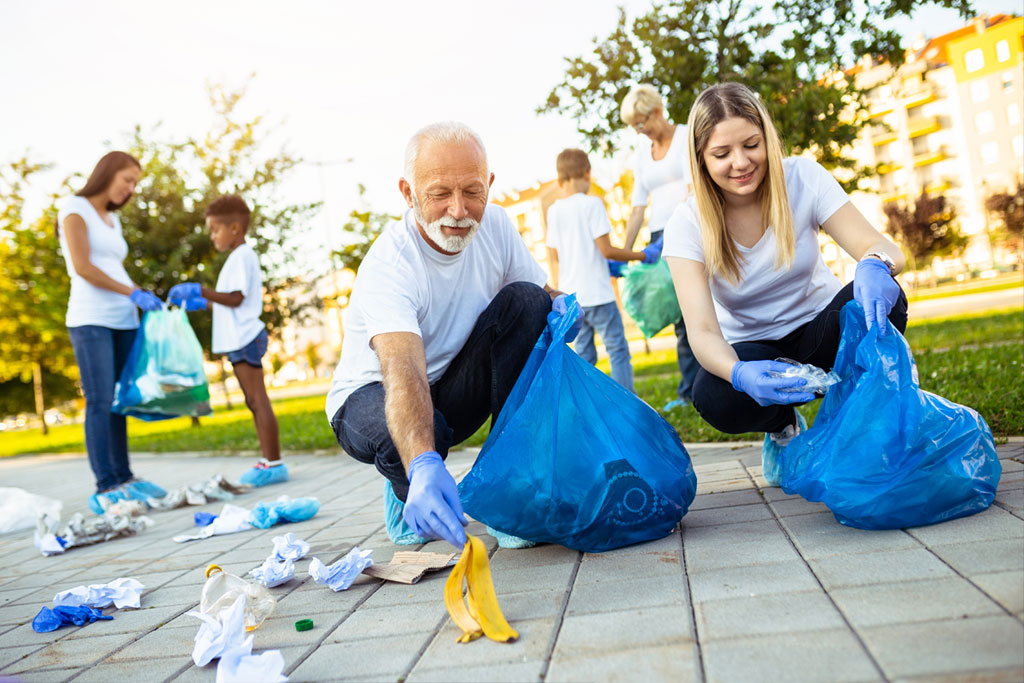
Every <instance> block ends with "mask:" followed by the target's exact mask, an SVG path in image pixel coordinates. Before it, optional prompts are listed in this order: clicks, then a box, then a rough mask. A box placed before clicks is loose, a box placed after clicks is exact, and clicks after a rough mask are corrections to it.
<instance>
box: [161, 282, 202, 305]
mask: <svg viewBox="0 0 1024 683" xmlns="http://www.w3.org/2000/svg"><path fill="white" fill-rule="evenodd" d="M196 298H199V299H202V298H203V288H202V287H201V286H200V285H199V283H198V282H183V283H181V284H180V285H174V286H173V287H171V291H169V292H167V302H168V303H169V304H171V305H174V306H181V305H182V302H183V301H187V300H188V299H196ZM204 301H205V299H204ZM186 310H198V309H189V308H187V307H186Z"/></svg>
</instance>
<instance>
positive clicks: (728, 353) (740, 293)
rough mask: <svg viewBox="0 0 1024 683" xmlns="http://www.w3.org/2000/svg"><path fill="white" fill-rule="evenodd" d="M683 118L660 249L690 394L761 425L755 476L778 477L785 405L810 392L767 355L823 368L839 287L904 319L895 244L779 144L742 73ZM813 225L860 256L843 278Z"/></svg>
mask: <svg viewBox="0 0 1024 683" xmlns="http://www.w3.org/2000/svg"><path fill="white" fill-rule="evenodd" d="M689 129H690V155H689V162H690V171H691V173H692V176H693V184H694V195H695V196H694V197H693V198H692V199H691V200H690V201H688V202H687V203H686V204H685V205H684V206H682V207H680V208H679V209H677V210H676V212H675V213H674V214H673V215H672V218H671V219H670V220H669V223H668V226H667V228H666V230H665V249H664V256H665V257H666V260H667V262H668V265H669V269H670V270H671V272H672V279H673V281H674V283H675V287H676V293H677V294H678V296H679V305H680V307H681V308H682V311H683V318H684V320H685V321H686V329H687V334H688V336H689V338H690V344H691V345H692V347H693V350H694V353H695V354H696V356H697V359H698V360H699V361H700V365H701V370H700V371H699V372H698V373H697V379H696V381H695V383H694V392H693V402H694V406H695V407H696V408H697V411H698V412H699V413H700V415H701V417H703V418H704V419H705V420H706V421H707V422H708V423H709V424H711V425H712V426H713V427H715V428H716V429H718V430H720V431H723V432H726V433H730V434H738V433H743V432H753V431H757V432H765V440H764V447H763V449H762V457H763V460H764V469H765V478H766V479H767V480H768V483H769V484H770V485H778V470H777V464H776V460H775V459H776V457H777V456H778V453H779V452H780V451H781V449H782V448H784V447H785V446H786V445H787V444H788V443H789V441H790V440H791V439H792V438H793V437H794V436H796V434H798V433H799V432H800V431H801V430H802V429H805V428H806V423H805V422H804V420H803V418H802V417H801V416H800V415H799V413H798V412H797V411H796V409H795V407H794V406H795V404H800V403H806V402H808V401H811V400H813V399H814V395H813V394H812V393H809V392H805V391H804V392H801V391H799V390H797V391H796V392H793V391H792V390H793V389H798V388H799V387H800V386H802V385H803V384H805V383H806V382H805V380H802V379H795V378H790V379H783V378H779V377H775V376H773V374H772V372H773V371H777V370H780V369H784V368H785V366H784V365H782V366H781V367H780V365H781V364H779V363H776V362H775V360H774V359H776V358H780V357H784V358H790V359H793V360H797V361H799V362H801V363H810V364H813V365H816V366H818V367H822V368H826V369H828V368H831V367H832V364H833V363H834V362H835V356H836V351H837V350H838V346H839V311H840V309H841V308H842V307H843V305H844V304H846V303H847V302H848V301H850V300H851V299H856V300H857V301H858V302H859V303H860V304H861V305H862V306H863V307H864V311H865V316H866V319H867V325H868V327H869V328H870V327H872V326H873V325H876V324H879V323H880V322H881V321H882V320H883V319H884V318H885V317H888V319H889V320H890V321H891V322H892V323H893V325H894V326H895V327H896V328H897V329H898V330H900V332H903V331H904V330H905V329H906V325H907V299H906V296H905V295H904V294H903V291H902V290H901V289H900V286H899V284H897V282H896V280H895V279H894V278H893V276H894V275H895V274H896V273H898V272H899V271H900V270H901V269H902V268H903V265H904V260H903V254H902V253H901V252H900V250H899V249H898V248H897V247H896V245H895V244H893V243H892V242H890V241H889V240H888V239H886V238H885V237H884V236H883V235H882V234H881V233H880V232H878V230H876V229H875V228H874V227H872V225H871V224H870V223H869V222H868V220H867V219H866V218H865V217H864V216H863V215H862V214H861V213H860V211H858V210H857V208H856V207H854V205H853V204H852V203H851V202H850V200H849V197H847V195H846V193H845V192H844V191H843V189H842V187H840V185H839V183H838V182H836V180H835V179H834V178H833V177H832V176H831V175H829V173H828V172H827V171H826V170H825V169H824V168H822V167H821V166H820V165H819V164H818V163H817V162H815V161H813V160H811V159H806V158H802V157H790V158H787V159H783V158H782V148H781V144H780V142H779V137H778V134H777V133H776V131H775V126H774V125H773V123H772V121H771V118H770V117H769V115H768V113H767V111H766V110H765V108H764V106H763V105H762V104H761V102H760V100H759V99H758V97H757V95H755V94H754V93H753V92H752V91H751V90H750V89H748V88H746V87H745V86H743V85H740V84H738V83H722V84H718V85H714V86H711V87H710V88H708V89H706V90H705V91H704V92H702V93H701V94H700V95H699V96H698V97H697V100H696V102H695V103H694V106H693V109H691V111H690V120H689ZM819 229H820V230H824V231H825V232H826V233H827V234H828V235H829V236H830V237H832V239H834V240H835V241H836V242H837V243H838V244H839V246H840V247H841V248H842V249H843V250H844V251H846V252H847V253H848V254H850V255H851V256H852V257H854V258H855V259H857V260H858V261H859V262H858V264H857V269H856V272H855V275H854V279H853V282H851V283H848V284H847V285H845V286H844V285H843V284H842V283H841V282H840V281H839V280H838V279H837V278H836V276H835V275H833V274H832V272H831V271H830V270H829V269H828V267H827V266H826V265H825V262H824V260H823V259H822V257H821V250H820V247H819V245H818V231H819ZM885 329H886V328H885V325H884V324H883V325H882V327H881V328H880V330H881V331H880V334H882V333H884V332H885ZM786 389H789V390H790V391H789V392H787V391H786Z"/></svg>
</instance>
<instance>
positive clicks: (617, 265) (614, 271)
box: [605, 259, 627, 277]
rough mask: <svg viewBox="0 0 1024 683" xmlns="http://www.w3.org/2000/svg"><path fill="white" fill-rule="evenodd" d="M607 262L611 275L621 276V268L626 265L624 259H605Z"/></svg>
mask: <svg viewBox="0 0 1024 683" xmlns="http://www.w3.org/2000/svg"><path fill="white" fill-rule="evenodd" d="M605 260H606V261H607V262H608V273H609V274H610V275H611V276H612V277H622V269H623V268H625V267H626V265H627V264H626V262H625V261H612V260H611V259H605Z"/></svg>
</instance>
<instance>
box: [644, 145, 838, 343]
mask: <svg viewBox="0 0 1024 683" xmlns="http://www.w3.org/2000/svg"><path fill="white" fill-rule="evenodd" d="M782 170H783V172H784V173H785V176H786V190H787V192H788V193H789V206H790V208H791V210H792V212H793V231H794V233H795V238H796V249H795V252H794V258H793V266H792V268H790V269H788V270H786V269H783V270H776V269H775V244H776V242H775V231H774V230H772V229H771V226H769V228H768V230H766V231H765V233H764V235H762V237H761V239H760V240H759V241H758V243H757V244H755V245H754V246H753V247H744V246H741V245H738V244H737V245H736V248H737V250H738V251H739V254H740V256H741V260H740V279H739V283H738V284H735V285H733V284H730V283H729V282H728V281H726V280H725V279H724V278H723V277H721V276H720V275H715V276H714V277H712V278H711V281H710V286H711V296H712V298H713V299H714V303H715V311H716V313H717V315H718V324H719V325H720V326H721V328H722V334H723V336H724V337H725V340H726V341H727V342H729V343H730V344H735V343H736V342H741V341H754V340H771V339H781V338H782V337H784V336H786V335H787V334H789V333H790V332H792V331H793V330H795V329H796V328H798V327H800V326H801V325H803V324H804V323H807V322H809V321H810V320H811V319H813V318H814V316H816V315H817V314H818V313H820V312H821V310H822V309H824V308H825V306H826V305H827V304H828V303H829V302H830V301H831V300H832V298H833V297H834V296H835V295H836V293H837V292H838V291H839V290H840V289H841V288H842V283H841V282H840V281H839V279H838V278H837V277H836V276H835V275H834V274H833V273H832V271H831V270H829V269H828V266H826V265H825V260H824V259H823V258H822V256H821V247H820V246H819V244H818V231H819V229H820V226H821V224H822V223H824V222H825V221H827V220H828V219H829V218H831V217H832V214H834V213H835V212H836V211H838V210H839V209H840V208H841V207H842V206H844V205H845V204H846V203H847V202H848V201H850V199H849V197H847V195H846V192H844V191H843V188H842V187H841V186H840V185H839V183H838V182H836V179H835V178H833V177H832V176H831V174H829V172H828V171H826V170H825V169H824V168H823V167H822V166H821V165H820V164H818V163H817V162H816V161H814V160H812V159H805V158H802V157H790V158H788V159H784V160H783V162H782ZM662 255H663V256H670V257H672V256H674V257H678V258H685V259H690V260H692V261H698V262H700V263H704V248H703V245H702V243H701V238H700V223H699V222H698V220H697V203H696V200H695V199H691V200H690V201H688V202H686V204H685V205H683V206H680V207H679V208H678V209H677V210H676V212H675V213H674V214H673V215H672V218H671V219H670V220H669V223H668V226H667V227H666V229H665V248H664V250H663V251H662Z"/></svg>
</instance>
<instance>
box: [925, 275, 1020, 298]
mask: <svg viewBox="0 0 1024 683" xmlns="http://www.w3.org/2000/svg"><path fill="white" fill-rule="evenodd" d="M1020 287H1021V280H1020V277H1019V276H1018V277H1015V278H1012V279H1010V280H1008V281H1001V282H988V283H986V282H985V281H984V280H982V281H981V282H969V283H963V284H955V285H940V286H939V287H935V288H929V289H921V290H918V291H917V292H916V293H912V294H908V295H907V300H908V301H928V300H929V299H944V298H947V297H951V296H960V295H961V294H982V293H984V292H1001V291H1003V290H1006V289H1020Z"/></svg>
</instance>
